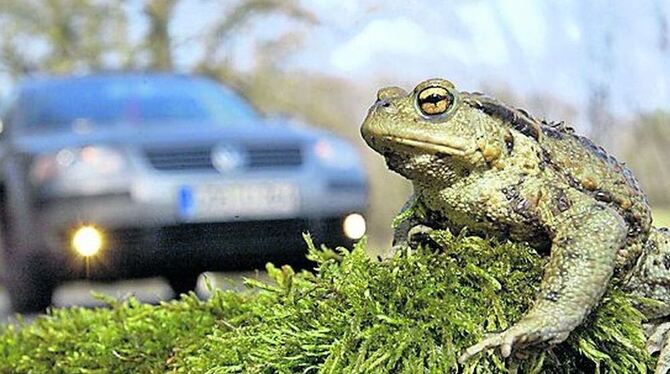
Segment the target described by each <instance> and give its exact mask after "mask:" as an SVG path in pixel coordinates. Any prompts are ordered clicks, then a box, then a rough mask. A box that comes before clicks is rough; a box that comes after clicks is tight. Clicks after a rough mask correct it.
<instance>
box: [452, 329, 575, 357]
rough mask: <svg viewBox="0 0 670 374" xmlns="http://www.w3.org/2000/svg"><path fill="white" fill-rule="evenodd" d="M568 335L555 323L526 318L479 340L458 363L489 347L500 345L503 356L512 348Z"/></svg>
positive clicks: (466, 351)
mask: <svg viewBox="0 0 670 374" xmlns="http://www.w3.org/2000/svg"><path fill="white" fill-rule="evenodd" d="M568 335H570V331H560V330H557V329H556V325H555V324H552V323H549V322H548V321H546V320H544V319H540V318H528V319H525V320H522V321H520V322H519V323H518V324H516V325H514V326H512V327H511V328H509V329H508V330H506V331H504V332H502V333H498V334H493V335H490V336H489V337H487V338H485V339H484V340H482V341H481V342H479V343H477V344H475V345H473V346H472V347H470V348H468V349H466V350H465V353H463V355H461V357H460V358H459V359H458V362H459V363H461V364H462V363H464V362H465V361H467V360H468V359H470V358H471V357H472V356H475V355H477V354H478V353H480V352H483V351H486V350H489V349H491V348H495V347H500V352H501V354H502V356H503V357H509V356H510V354H512V349H513V348H520V347H527V346H530V345H534V344H540V343H544V342H548V343H549V344H558V343H561V342H563V341H564V340H565V339H567V338H568Z"/></svg>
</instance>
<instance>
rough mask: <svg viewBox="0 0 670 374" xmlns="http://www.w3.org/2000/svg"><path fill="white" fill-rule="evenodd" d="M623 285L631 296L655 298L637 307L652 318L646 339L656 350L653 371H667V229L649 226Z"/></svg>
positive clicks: (669, 343)
mask: <svg viewBox="0 0 670 374" xmlns="http://www.w3.org/2000/svg"><path fill="white" fill-rule="evenodd" d="M625 287H626V289H627V291H628V292H630V293H631V294H633V295H635V296H641V297H645V298H648V299H653V300H656V301H657V302H656V303H641V304H640V305H638V306H637V307H638V309H640V311H642V312H643V313H644V314H645V316H646V317H647V318H648V319H649V320H650V321H653V325H654V327H653V328H652V331H651V333H650V334H649V338H648V341H647V350H648V351H649V353H657V352H660V353H659V356H658V361H657V364H656V370H655V371H654V373H655V374H668V373H670V231H669V230H668V229H656V228H654V229H652V231H651V234H650V236H649V240H648V241H647V243H646V245H645V248H644V251H643V253H642V256H640V259H639V260H638V262H637V264H636V265H635V268H634V269H633V271H632V272H631V275H630V277H629V278H628V279H627V281H626V284H625Z"/></svg>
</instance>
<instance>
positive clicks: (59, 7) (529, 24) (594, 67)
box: [0, 0, 670, 252]
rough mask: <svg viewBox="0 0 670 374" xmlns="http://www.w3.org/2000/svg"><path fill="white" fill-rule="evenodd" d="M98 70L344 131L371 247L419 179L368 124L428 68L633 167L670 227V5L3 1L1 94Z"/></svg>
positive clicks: (463, 0)
mask: <svg viewBox="0 0 670 374" xmlns="http://www.w3.org/2000/svg"><path fill="white" fill-rule="evenodd" d="M100 71H105V72H109V71H133V72H137V71H167V72H173V71H174V72H180V73H194V74H200V75H204V76H207V77H210V78H212V79H214V80H216V81H218V82H221V83H223V84H224V85H226V86H228V87H231V88H232V89H234V90H235V91H237V92H239V93H240V94H241V95H243V96H244V97H245V98H246V99H248V100H249V101H250V102H251V103H252V105H253V106H254V107H255V108H257V109H258V110H259V111H260V112H262V113H265V114H268V115H270V116H276V117H286V118H291V119H293V120H295V121H299V122H301V123H304V124H306V125H307V126H309V127H316V128H320V129H324V130H327V131H328V132H331V133H333V134H336V135H338V136H340V137H341V138H344V139H347V140H348V141H349V142H350V144H353V146H354V147H355V149H356V150H357V152H358V153H359V154H360V155H362V160H363V161H362V162H363V164H364V166H365V170H366V173H367V175H368V176H369V179H368V180H369V193H370V195H369V202H368V208H367V210H366V212H365V214H366V217H367V232H368V236H369V239H370V242H371V248H373V251H377V252H382V251H383V250H384V249H385V248H387V247H388V245H389V242H390V236H391V226H390V222H391V219H392V218H393V216H394V215H395V214H396V213H397V211H398V209H400V207H401V206H402V204H403V202H404V200H405V199H406V197H407V196H408V195H409V193H410V186H409V184H408V183H407V182H405V181H404V180H403V179H402V178H400V177H399V176H396V175H394V174H392V173H390V172H389V171H388V170H387V169H386V167H385V166H384V163H383V161H382V159H381V157H380V156H378V155H376V154H374V153H373V152H372V151H370V150H368V149H367V148H366V146H365V145H364V143H363V141H362V139H361V138H360V136H359V130H358V127H359V125H360V123H361V121H362V120H363V118H364V116H365V113H366V111H367V108H368V107H369V106H370V105H371V104H372V102H373V101H374V99H375V93H376V90H377V89H378V88H380V87H382V86H385V85H397V86H402V87H405V88H407V89H411V88H413V86H414V85H415V84H416V83H418V82H419V81H421V80H423V79H427V78H432V77H443V78H447V79H449V80H451V81H452V82H454V83H455V85H456V87H457V88H459V89H460V90H466V91H481V92H485V93H487V94H489V95H492V96H496V97H498V98H499V99H501V100H503V101H505V102H507V103H509V104H512V105H514V106H518V107H522V108H525V109H527V110H528V112H530V113H532V114H533V115H535V116H537V117H540V118H546V119H548V120H554V121H558V120H564V121H566V122H567V123H569V124H571V125H573V126H574V127H575V128H576V129H577V131H578V132H579V133H582V134H586V135H588V136H590V137H591V138H592V139H594V140H595V141H596V142H598V143H600V144H602V145H604V146H605V148H606V149H607V150H608V151H609V152H610V153H612V154H614V155H616V156H617V158H618V159H619V160H621V161H625V162H626V163H627V164H628V165H629V167H630V168H631V169H632V170H633V172H634V174H635V175H636V176H637V177H638V178H639V180H640V181H641V183H642V186H643V188H644V189H645V190H646V192H647V193H648V195H649V198H650V201H651V203H652V204H653V206H654V214H655V220H656V221H657V223H658V224H661V225H663V224H666V225H667V224H670V167H668V164H667V160H668V158H670V2H667V1H665V0H640V1H635V2H611V1H606V0H593V1H589V2H583V1H578V0H566V1H560V2H559V1H550V0H543V1H535V0H514V1H506V0H459V1H455V0H454V1H442V2H434V1H431V2H429V1H411V2H408V1H401V0H391V1H388V0H385V1H380V0H339V1H334V0H332V1H331V0H320V1H299V0H226V1H209V0H125V1H122V0H119V1H111V0H110V1H102V0H39V1H38V0H25V1H20V2H19V1H13V0H0V103H2V102H3V101H6V102H7V101H9V99H10V95H11V92H12V90H13V89H14V88H15V87H16V85H17V82H20V81H22V80H25V79H26V78H27V77H37V76H43V75H69V74H87V73H94V72H100ZM299 234H300V233H299V232H296V233H295V235H299Z"/></svg>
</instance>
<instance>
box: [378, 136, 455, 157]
mask: <svg viewBox="0 0 670 374" xmlns="http://www.w3.org/2000/svg"><path fill="white" fill-rule="evenodd" d="M384 139H385V140H387V141H389V142H392V143H396V144H402V145H405V146H409V147H413V148H419V149H422V150H424V151H428V152H432V153H443V154H448V155H453V156H464V155H465V154H466V150H465V147H463V146H461V145H456V144H446V143H443V142H434V141H428V140H419V139H410V138H400V137H397V136H385V137H384Z"/></svg>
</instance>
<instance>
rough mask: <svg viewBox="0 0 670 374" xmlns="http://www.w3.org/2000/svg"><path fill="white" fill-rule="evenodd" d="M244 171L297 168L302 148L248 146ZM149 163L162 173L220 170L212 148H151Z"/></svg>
mask: <svg viewBox="0 0 670 374" xmlns="http://www.w3.org/2000/svg"><path fill="white" fill-rule="evenodd" d="M243 152H244V159H245V162H244V166H243V168H244V169H275V168H295V167H299V166H300V165H302V162H303V157H302V151H301V149H300V146H298V145H275V146H272V145H263V146H258V145H255V146H247V147H245V148H244V149H243ZM144 153H145V156H146V158H147V160H148V161H149V164H150V165H151V166H152V167H153V168H154V169H156V170H160V171H189V170H211V171H214V170H216V168H215V166H214V164H213V162H212V147H194V148H170V149H147V150H145V152H144Z"/></svg>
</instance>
